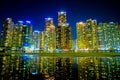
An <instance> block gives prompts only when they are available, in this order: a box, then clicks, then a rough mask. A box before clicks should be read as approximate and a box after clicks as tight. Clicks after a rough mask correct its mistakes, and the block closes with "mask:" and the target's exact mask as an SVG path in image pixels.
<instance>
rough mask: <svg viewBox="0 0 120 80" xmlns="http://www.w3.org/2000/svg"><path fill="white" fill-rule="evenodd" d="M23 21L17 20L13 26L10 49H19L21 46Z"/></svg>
mask: <svg viewBox="0 0 120 80" xmlns="http://www.w3.org/2000/svg"><path fill="white" fill-rule="evenodd" d="M22 29H23V21H18V23H17V24H15V26H14V28H13V36H12V50H20V48H22V37H23V32H22Z"/></svg>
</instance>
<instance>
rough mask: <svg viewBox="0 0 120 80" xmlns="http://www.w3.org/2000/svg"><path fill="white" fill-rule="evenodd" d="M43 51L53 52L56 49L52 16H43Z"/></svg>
mask: <svg viewBox="0 0 120 80" xmlns="http://www.w3.org/2000/svg"><path fill="white" fill-rule="evenodd" d="M44 49H45V51H48V52H53V51H55V49H56V34H55V26H54V23H53V19H52V18H45V46H44Z"/></svg>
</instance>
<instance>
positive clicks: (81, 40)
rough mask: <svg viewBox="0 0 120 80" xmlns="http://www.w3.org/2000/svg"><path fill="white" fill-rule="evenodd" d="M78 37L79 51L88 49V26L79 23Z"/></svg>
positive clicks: (77, 28) (77, 25) (77, 26)
mask: <svg viewBox="0 0 120 80" xmlns="http://www.w3.org/2000/svg"><path fill="white" fill-rule="evenodd" d="M76 35H77V43H76V44H77V50H84V49H87V48H88V47H87V46H88V44H86V42H87V39H86V26H85V23H83V22H78V23H77V24H76Z"/></svg>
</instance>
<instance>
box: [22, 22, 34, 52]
mask: <svg viewBox="0 0 120 80" xmlns="http://www.w3.org/2000/svg"><path fill="white" fill-rule="evenodd" d="M22 32H23V37H22V46H23V49H24V50H25V51H26V52H27V51H28V52H29V51H30V48H31V44H32V25H31V22H30V21H26V23H25V25H24V26H23V29H22Z"/></svg>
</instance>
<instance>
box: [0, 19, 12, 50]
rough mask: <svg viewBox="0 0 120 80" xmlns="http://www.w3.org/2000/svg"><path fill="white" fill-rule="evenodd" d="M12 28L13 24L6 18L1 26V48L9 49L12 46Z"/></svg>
mask: <svg viewBox="0 0 120 80" xmlns="http://www.w3.org/2000/svg"><path fill="white" fill-rule="evenodd" d="M13 27H14V24H13V22H12V19H11V18H7V19H6V20H5V21H4V23H3V26H2V33H1V43H0V46H1V47H5V48H6V49H7V48H11V46H12V36H13Z"/></svg>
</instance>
